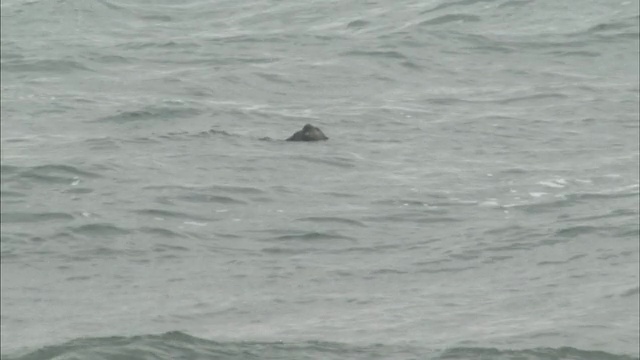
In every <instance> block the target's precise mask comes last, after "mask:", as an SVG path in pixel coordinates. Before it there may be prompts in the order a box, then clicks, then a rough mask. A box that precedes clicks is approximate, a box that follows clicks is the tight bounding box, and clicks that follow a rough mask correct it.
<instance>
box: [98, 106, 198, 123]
mask: <svg viewBox="0 0 640 360" xmlns="http://www.w3.org/2000/svg"><path fill="white" fill-rule="evenodd" d="M200 114H202V111H201V110H199V109H197V108H194V107H189V106H186V107H185V106H146V107H144V108H143V109H140V110H129V111H120V112H118V113H117V114H115V115H110V116H105V117H101V118H99V119H96V120H92V121H95V122H113V123H117V124H123V123H129V122H136V121H150V120H176V119H188V118H193V117H196V116H198V115H200Z"/></svg>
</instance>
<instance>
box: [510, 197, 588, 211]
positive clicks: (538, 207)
mask: <svg viewBox="0 0 640 360" xmlns="http://www.w3.org/2000/svg"><path fill="white" fill-rule="evenodd" d="M575 204H576V202H575V201H571V200H568V199H566V198H564V199H555V200H551V201H547V202H539V203H534V204H522V205H513V206H511V207H510V209H513V210H521V211H523V212H525V213H529V214H542V213H548V212H552V213H554V212H556V211H557V210H558V209H559V208H564V207H569V206H573V205H575Z"/></svg>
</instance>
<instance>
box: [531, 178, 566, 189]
mask: <svg viewBox="0 0 640 360" xmlns="http://www.w3.org/2000/svg"><path fill="white" fill-rule="evenodd" d="M538 184H539V185H543V186H547V187H552V188H563V187H564V186H565V185H566V184H567V181H566V180H565V179H555V180H549V181H547V180H545V181H540V182H538Z"/></svg>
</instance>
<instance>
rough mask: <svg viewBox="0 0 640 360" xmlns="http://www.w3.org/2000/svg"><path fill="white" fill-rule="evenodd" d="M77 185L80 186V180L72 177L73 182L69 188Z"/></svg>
mask: <svg viewBox="0 0 640 360" xmlns="http://www.w3.org/2000/svg"><path fill="white" fill-rule="evenodd" d="M78 184H80V178H79V177H77V176H74V177H73V182H72V183H71V186H76V185H78Z"/></svg>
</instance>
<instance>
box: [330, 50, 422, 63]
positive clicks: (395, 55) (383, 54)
mask: <svg viewBox="0 0 640 360" xmlns="http://www.w3.org/2000/svg"><path fill="white" fill-rule="evenodd" d="M340 55H341V56H348V57H351V56H354V57H366V58H381V59H395V60H405V61H407V60H409V59H408V58H407V57H406V56H405V55H404V54H402V53H401V52H399V51H375V50H371V51H364V50H352V51H346V52H343V53H341V54H340Z"/></svg>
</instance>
